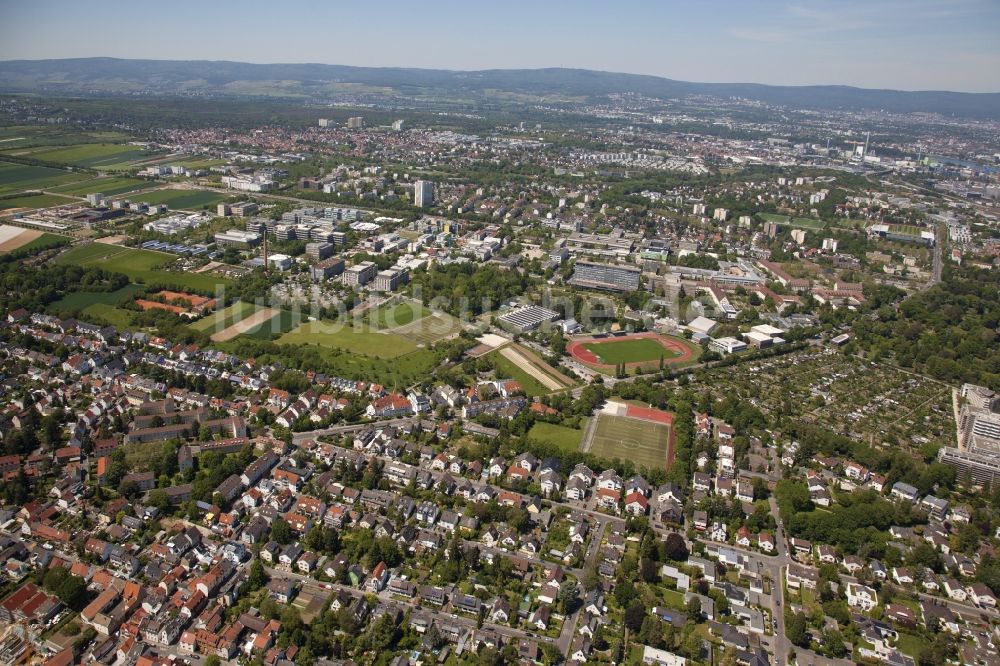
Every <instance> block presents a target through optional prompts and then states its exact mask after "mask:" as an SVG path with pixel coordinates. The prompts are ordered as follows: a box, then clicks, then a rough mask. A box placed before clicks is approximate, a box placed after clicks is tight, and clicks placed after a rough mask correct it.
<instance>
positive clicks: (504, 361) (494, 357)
mask: <svg viewBox="0 0 1000 666" xmlns="http://www.w3.org/2000/svg"><path fill="white" fill-rule="evenodd" d="M490 362H492V363H493V367H494V368H495V369H496V373H497V379H513V380H515V381H516V382H517V383H518V384H520V385H521V388H523V389H524V393H525V394H526V395H527V396H529V397H532V398H533V397H535V396H536V395H546V394H548V393H552V391H551V390H550V389H548V388H546V387H545V385H543V384H542V383H541V382H540V381H538V380H537V379H535V378H534V377H532V376H531V375H529V374H528V373H527V372H525V371H524V370H522V369H521V368H519V367H518V366H517V364H515V363H514V362H513V361H511V360H510V359H509V358H507V357H506V356H503V355H501V354H500V352H499V351H494V352H490Z"/></svg>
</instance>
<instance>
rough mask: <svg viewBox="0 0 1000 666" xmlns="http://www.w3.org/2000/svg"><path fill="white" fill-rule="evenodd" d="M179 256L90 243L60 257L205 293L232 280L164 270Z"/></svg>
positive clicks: (136, 279)
mask: <svg viewBox="0 0 1000 666" xmlns="http://www.w3.org/2000/svg"><path fill="white" fill-rule="evenodd" d="M176 259H177V258H176V257H175V256H174V255H171V254H165V253H162V252H153V251H151V250H137V249H135V248H128V247H121V246H117V245H104V244H103V243H91V244H89V245H77V246H76V247H74V248H72V249H71V250H69V251H67V252H65V253H64V254H62V255H60V256H59V258H58V259H57V261H58V262H59V263H62V264H75V265H78V266H94V267H97V268H103V269H104V270H106V271H112V272H115V273H122V274H124V275H127V276H128V277H129V278H130V279H131V280H132V281H134V282H140V283H144V284H154V283H155V284H162V285H167V286H172V287H179V288H180V289H184V290H186V289H190V290H193V291H200V292H204V293H212V292H214V291H215V288H216V286H217V285H219V284H223V285H226V284H230V283H231V281H230V280H227V279H226V278H221V277H216V276H213V275H207V274H202V273H188V272H184V273H180V272H170V271H166V270H161V269H162V268H163V267H164V266H167V265H169V264H172V263H173V262H174V261H176Z"/></svg>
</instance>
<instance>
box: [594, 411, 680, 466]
mask: <svg viewBox="0 0 1000 666" xmlns="http://www.w3.org/2000/svg"><path fill="white" fill-rule="evenodd" d="M597 418H598V421H597V431H596V432H595V433H594V441H593V443H592V444H591V447H590V452H591V453H592V454H594V455H595V456H597V457H599V458H604V459H606V460H615V459H621V460H631V461H632V462H634V463H635V464H637V465H645V466H646V467H649V468H650V469H657V468H658V469H663V468H665V467H666V466H667V450H668V449H669V447H670V426H668V425H665V424H662V423H651V422H649V421H640V420H639V419H633V418H629V417H627V416H610V415H608V414H601V415H600V416H598V417H597Z"/></svg>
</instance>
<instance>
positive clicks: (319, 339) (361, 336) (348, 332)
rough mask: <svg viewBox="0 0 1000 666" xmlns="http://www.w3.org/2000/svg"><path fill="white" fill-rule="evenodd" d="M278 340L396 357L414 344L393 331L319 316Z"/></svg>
mask: <svg viewBox="0 0 1000 666" xmlns="http://www.w3.org/2000/svg"><path fill="white" fill-rule="evenodd" d="M278 343H279V344H306V345H319V346H320V347H330V348H334V349H344V350H347V351H351V352H353V353H355V354H362V355H364V356H370V357H372V358H396V357H398V356H402V355H404V354H408V353H410V352H413V351H416V350H417V345H416V344H414V343H413V342H411V341H410V340H408V339H406V338H404V337H402V336H399V335H395V334H393V333H379V332H377V331H374V330H372V329H370V328H367V327H364V326H362V327H355V326H351V325H348V324H342V323H339V322H332V321H323V320H319V321H309V322H305V323H303V324H302V325H301V326H299V327H298V328H296V329H295V330H293V331H289V332H288V333H285V334H284V335H283V336H281V338H279V339H278Z"/></svg>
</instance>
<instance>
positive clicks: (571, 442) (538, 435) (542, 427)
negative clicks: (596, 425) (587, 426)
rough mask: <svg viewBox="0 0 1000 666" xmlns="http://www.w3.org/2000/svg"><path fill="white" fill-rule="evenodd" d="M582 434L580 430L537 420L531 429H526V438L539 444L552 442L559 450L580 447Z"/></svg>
mask: <svg viewBox="0 0 1000 666" xmlns="http://www.w3.org/2000/svg"><path fill="white" fill-rule="evenodd" d="M582 436H583V431H582V430H577V429H576V428H567V427H566V426H561V425H557V424H554V423H546V422H544V421H537V422H536V423H535V424H534V425H533V426H531V430H529V431H528V440H529V441H533V442H539V443H541V444H554V445H556V446H558V447H559V449H560V450H562V451H566V452H571V451H576V450H578V449H579V448H580V438H581V437H582Z"/></svg>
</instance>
